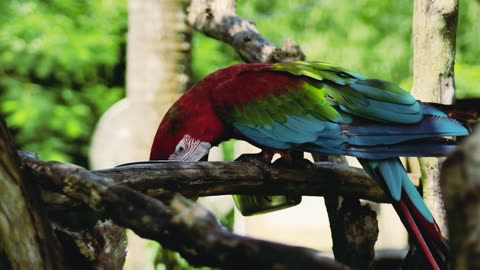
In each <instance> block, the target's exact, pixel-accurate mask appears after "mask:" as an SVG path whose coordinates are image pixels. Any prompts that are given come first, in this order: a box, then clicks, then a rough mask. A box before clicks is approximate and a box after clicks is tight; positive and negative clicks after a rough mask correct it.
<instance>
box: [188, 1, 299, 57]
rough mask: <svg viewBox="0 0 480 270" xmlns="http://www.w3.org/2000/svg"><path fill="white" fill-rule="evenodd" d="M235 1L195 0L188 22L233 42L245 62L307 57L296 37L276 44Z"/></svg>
mask: <svg viewBox="0 0 480 270" xmlns="http://www.w3.org/2000/svg"><path fill="white" fill-rule="evenodd" d="M236 12H237V10H236V1H235V0H192V2H191V4H190V7H189V12H188V22H189V23H190V25H192V27H193V28H194V29H196V30H197V31H199V32H202V33H204V34H205V35H207V36H210V37H213V38H215V39H218V40H221V41H223V42H225V43H227V44H230V45H231V46H232V47H233V48H234V49H235V50H236V51H237V52H238V53H239V54H240V56H241V57H242V59H243V60H244V61H245V62H248V63H255V62H263V63H265V62H267V63H272V62H287V61H293V60H304V59H305V54H304V53H303V52H302V50H301V49H300V46H298V45H297V44H296V43H295V42H294V41H293V40H291V39H287V40H286V41H285V43H284V45H283V47H282V48H278V47H275V45H273V44H272V43H271V42H270V41H269V40H267V39H266V38H264V37H263V36H262V35H261V34H260V33H259V32H258V30H257V27H256V26H255V23H253V22H250V21H247V20H244V19H242V18H240V17H239V16H237V14H236Z"/></svg>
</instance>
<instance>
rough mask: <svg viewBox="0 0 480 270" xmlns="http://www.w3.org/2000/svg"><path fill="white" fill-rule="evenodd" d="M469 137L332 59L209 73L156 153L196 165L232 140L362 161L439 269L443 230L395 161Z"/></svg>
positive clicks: (166, 122)
mask: <svg viewBox="0 0 480 270" xmlns="http://www.w3.org/2000/svg"><path fill="white" fill-rule="evenodd" d="M468 133H469V131H468V129H467V128H465V127H464V126H463V125H462V124H460V123H459V122H458V121H456V120H454V119H451V118H449V117H448V116H447V115H446V114H445V113H443V112H442V111H440V110H438V109H436V108H434V107H432V106H429V105H426V104H423V103H421V102H419V101H417V100H416V99H415V98H414V97H413V96H411V95H410V94H409V93H408V92H406V91H404V90H403V89H401V88H399V87H397V86H395V85H394V84H392V83H389V82H386V81H381V80H376V79H366V78H364V77H363V76H361V75H359V74H357V73H354V72H351V71H348V70H346V69H343V68H340V67H336V66H333V65H330V64H328V63H324V62H306V61H301V62H290V63H275V64H269V63H268V64H266V63H257V64H240V65H235V66H231V67H228V68H225V69H221V70H219V71H216V72H214V73H212V74H210V75H209V76H207V77H206V78H204V79H203V80H201V81H200V82H198V83H197V84H196V85H195V86H193V87H192V88H191V89H190V90H189V91H188V92H187V93H186V94H184V95H183V96H182V97H180V99H179V100H178V101H176V102H175V104H173V106H172V107H171V108H170V109H169V111H168V112H167V113H166V115H165V117H164V118H163V120H162V122H161V123H160V126H159V128H158V130H157V133H156V135H155V139H154V141H153V145H152V148H151V154H150V159H151V160H178V161H199V160H201V159H202V158H204V157H205V156H207V155H208V153H209V150H210V148H211V147H212V146H214V145H217V144H219V143H220V142H223V141H225V140H228V139H231V138H236V139H241V140H245V141H247V142H250V143H252V144H253V145H255V146H258V147H260V148H261V149H262V150H263V153H275V152H278V153H285V152H288V151H303V152H311V153H317V154H322V155H349V156H353V157H356V158H357V159H358V160H359V161H360V163H361V164H362V166H363V168H364V169H365V171H366V172H367V173H368V174H369V175H370V176H371V178H372V179H373V181H375V182H376V183H377V184H378V185H380V186H381V187H382V188H383V189H384V190H385V192H386V193H387V194H388V195H389V196H390V197H391V201H392V204H393V206H394V208H395V210H396V211H397V213H398V215H399V216H400V218H401V220H402V222H403V223H404V225H405V227H406V228H407V230H408V231H409V232H410V233H411V235H413V237H414V239H415V241H416V242H417V244H418V245H419V247H420V248H421V250H422V252H423V253H424V255H425V258H426V259H427V261H428V263H429V264H430V265H431V266H432V268H433V269H440V267H442V268H443V265H442V263H441V262H440V261H441V259H440V258H439V257H440V255H438V254H437V253H436V251H435V249H436V248H435V247H438V246H442V245H443V242H442V241H443V238H442V235H441V232H440V230H439V228H438V226H437V224H436V223H435V220H434V218H433V216H432V214H431V213H430V211H429V209H428V208H427V206H426V205H425V203H424V201H423V199H422V197H421V196H420V194H419V193H418V191H417V190H416V188H415V186H414V185H413V184H412V182H411V181H410V179H409V178H408V175H407V173H406V171H405V169H404V167H403V166H402V164H401V162H400V159H399V157H400V156H406V157H412V156H414V157H421V156H442V155H445V154H447V153H449V152H451V151H453V150H454V149H455V144H454V143H452V142H450V141H449V140H445V139H438V138H442V137H446V136H466V135H468ZM266 156H268V157H270V158H271V155H266ZM437 249H438V248H437Z"/></svg>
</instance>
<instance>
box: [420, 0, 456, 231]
mask: <svg viewBox="0 0 480 270" xmlns="http://www.w3.org/2000/svg"><path fill="white" fill-rule="evenodd" d="M457 18H458V1H457V0H433V1H432V0H416V1H415V3H414V14H413V57H414V58H413V70H414V74H413V75H414V76H413V88H412V94H413V96H415V97H416V98H417V99H420V100H422V101H425V102H437V103H443V104H451V103H453V101H454V98H455V83H454V74H453V67H454V63H455V42H456V32H457ZM440 163H441V161H439V159H437V158H421V159H420V165H421V167H423V168H422V175H423V177H422V178H423V179H422V184H423V191H424V196H425V199H426V203H427V205H428V206H429V208H430V210H431V211H432V213H433V215H434V216H435V219H436V221H437V223H438V224H439V226H440V227H441V229H442V231H443V233H446V230H447V227H446V224H445V209H444V206H443V199H442V196H441V193H440V186H439V178H440V174H439V165H440Z"/></svg>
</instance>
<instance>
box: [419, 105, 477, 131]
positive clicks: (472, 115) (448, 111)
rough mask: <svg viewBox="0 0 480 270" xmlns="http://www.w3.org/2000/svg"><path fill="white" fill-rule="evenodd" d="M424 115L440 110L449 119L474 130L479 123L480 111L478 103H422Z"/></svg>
mask: <svg viewBox="0 0 480 270" xmlns="http://www.w3.org/2000/svg"><path fill="white" fill-rule="evenodd" d="M421 104H422V110H423V113H424V114H428V112H427V111H429V110H431V109H433V110H440V111H441V112H443V113H444V114H445V115H446V116H448V118H452V119H455V120H457V121H458V122H460V123H462V124H463V125H464V126H467V127H469V128H472V127H473V126H475V125H476V124H478V122H479V117H480V109H479V108H478V102H477V103H473V102H472V104H470V103H467V102H458V103H457V104H453V105H446V104H439V103H421Z"/></svg>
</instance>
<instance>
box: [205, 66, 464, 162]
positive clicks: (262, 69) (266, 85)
mask: <svg viewBox="0 0 480 270" xmlns="http://www.w3.org/2000/svg"><path fill="white" fill-rule="evenodd" d="M245 85H248V87H245ZM218 89H219V90H220V91H222V92H221V93H219V92H217V93H214V99H215V104H217V107H219V108H220V109H219V110H220V111H221V113H220V114H221V117H223V119H224V120H225V121H226V122H227V123H228V124H229V125H231V126H232V127H233V128H234V129H235V130H236V131H238V132H239V133H240V134H241V135H242V136H243V137H245V138H247V140H250V141H251V142H253V143H255V144H257V145H263V146H266V147H270V148H274V149H298V150H303V151H308V152H316V153H319V154H326V155H352V156H356V157H360V158H367V159H381V158H389V157H397V156H425V155H444V154H445V153H446V152H449V151H451V150H453V147H454V145H452V144H450V143H435V144H432V143H424V144H421V145H420V146H421V147H418V145H417V144H416V143H413V144H412V143H408V141H411V140H415V139H422V138H430V137H439V136H461V135H466V134H468V131H467V130H466V129H465V128H464V127H463V126H462V125H460V124H459V123H458V122H456V121H455V120H452V119H449V118H448V117H446V115H445V114H444V113H443V112H441V111H439V110H437V109H435V108H432V107H428V106H426V105H423V104H421V103H419V102H418V101H417V100H415V98H413V97H412V96H411V95H410V94H409V93H408V92H406V91H404V90H403V89H401V88H399V87H397V86H395V85H393V84H391V83H388V82H385V81H380V80H367V79H364V77H362V76H361V75H359V74H356V73H353V72H350V71H348V70H346V69H343V68H339V67H335V66H332V65H330V64H327V63H323V62H292V63H280V64H272V65H260V66H254V68H253V69H249V70H245V71H242V72H239V73H238V74H237V75H236V76H234V77H233V78H231V79H230V80H228V81H226V82H224V83H223V84H221V86H219V87H218ZM217 91H218V90H217ZM426 115H428V116H426ZM405 142H407V143H405Z"/></svg>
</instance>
